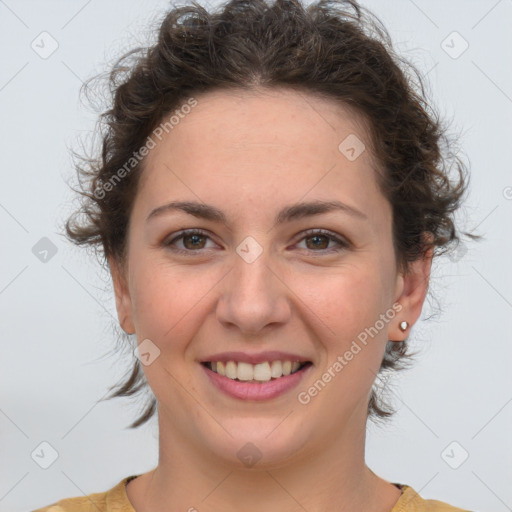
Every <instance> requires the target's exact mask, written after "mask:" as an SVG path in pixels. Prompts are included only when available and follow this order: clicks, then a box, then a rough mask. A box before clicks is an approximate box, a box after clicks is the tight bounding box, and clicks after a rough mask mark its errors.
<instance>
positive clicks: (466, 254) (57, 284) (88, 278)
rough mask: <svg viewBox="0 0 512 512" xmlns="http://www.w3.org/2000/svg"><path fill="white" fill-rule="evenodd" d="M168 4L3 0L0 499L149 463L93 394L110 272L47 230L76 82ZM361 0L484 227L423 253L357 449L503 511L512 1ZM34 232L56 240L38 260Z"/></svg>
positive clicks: (104, 366) (100, 379) (153, 451)
mask: <svg viewBox="0 0 512 512" xmlns="http://www.w3.org/2000/svg"><path fill="white" fill-rule="evenodd" d="M167 5H168V3H167V2H164V1H160V2H159V1H152V2H149V1H138V0H137V1H135V0H130V1H127V0H123V1H120V0H117V1H114V0H106V1H102V2H100V1H99V0H89V1H50V0H47V1H45V2H40V1H35V0H32V1H23V0H6V1H2V0H0V40H1V45H0V48H1V52H2V58H1V63H2V65H1V66H0V108H1V125H0V130H1V133H0V143H1V147H2V151H1V153H0V158H1V165H0V168H1V173H2V174H1V176H2V186H1V187H0V229H1V235H2V252H1V254H2V259H1V267H0V268H1V270H0V328H1V360H0V361H1V370H0V432H1V437H0V450H1V456H0V475H1V477H0V510H1V511H8V510H9V511H11V512H27V511H28V510H31V509H34V508H36V507H41V506H43V505H47V504H50V503H52V502H54V501H56V500H58V499H60V498H64V497H69V496H79V495H82V494H89V493H91V492H100V491H105V490H107V489H110V488H111V487H112V486H113V485H115V484H116V483H118V481H120V480H121V478H123V477H125V476H128V475H130V474H139V473H142V472H145V471H148V470H150V469H152V468H153V467H154V466H155V465H156V463H157V457H158V452H157V437H156V435H157V431H156V422H152V423H151V425H146V426H144V427H142V428H140V429H139V430H138V431H129V430H125V426H126V425H128V423H129V422H131V421H132V420H133V419H134V418H135V415H136V414H137V413H138V412H139V409H138V407H137V404H136V403H130V402H129V401H122V400H116V401H113V400H111V401H109V402H100V403H97V400H99V399H100V398H101V397H103V396H104V395H105V394H106V393H107V392H108V386H110V385H113V384H114V383H116V382H117V381H118V380H119V379H120V378H121V377H122V376H123V374H124V372H125V371H126V370H127V369H128V368H129V366H130V358H129V357H128V358H127V357H126V356H125V355H122V356H120V355H118V356H114V357H108V356H105V354H107V353H108V351H109V350H110V349H112V348H113V346H114V336H115V335H114V333H113V331H112V328H111V320H112V317H115V306H114V300H113V296H112V295H111V293H110V291H109V281H108V276H106V275H105V274H104V273H102V271H101V270H100V268H99V266H98V265H97V264H96V262H95V260H94V259H93V258H91V257H90V256H88V255H87V254H86V253H85V251H82V250H79V249H76V248H73V247H71V246H70V245H69V244H68V243H67V242H66V241H65V240H64V239H63V238H62V237H61V236H59V235H58V231H59V229H60V226H61V225H62V222H63V221H64V219H65V218H66V216H67V215H68V214H69V213H70V211H71V209H72V208H73V203H72V201H73V197H74V195H73V194H72V192H71V191H70V190H69V188H68V186H67V185H66V181H67V180H69V179H72V178H73V171H72V166H71V164H72V162H71V157H70V153H69V151H68V148H69V147H74V148H76V149H79V146H78V143H77V140H78V137H79V136H80V135H84V134H87V132H88V131H90V130H91V129H92V128H93V127H94V123H95V117H94V115H93V113H92V112H91V111H89V110H86V109H84V108H83V107H82V106H81V105H80V103H79V99H78V89H79V87H80V85H81V82H82V80H85V79H86V78H88V77H89V76H91V75H93V74H95V73H96V72H98V71H101V70H104V69H105V65H106V63H108V62H109V61H110V60H111V59H112V58H113V57H114V56H117V55H118V54H119V53H120V52H121V51H122V50H125V49H128V48H130V47H132V46H133V45H134V44H136V43H137V42H138V41H141V42H144V34H145V33H146V29H147V27H148V23H149V22H151V21H152V20H153V21H154V20H155V19H158V17H159V16H160V15H161V13H162V12H163V9H165V8H166V6H167ZM363 5H366V6H368V7H370V8H371V9H372V10H374V12H375V13H376V14H377V15H378V16H380V17H381V19H382V20H383V21H384V23H385V25H386V26H387V27H388V29H389V30H390V32H391V34H392V36H393V40H394V42H395V45H396V47H397V49H398V50H399V52H400V53H402V54H403V55H405V56H407V57H408V58H410V59H411V60H412V61H413V62H414V63H415V64H416V65H418V67H419V68H420V69H421V70H422V71H423V72H424V73H428V78H429V81H430V87H431V96H432V98H433V99H434V100H435V102H436V103H437V104H438V105H439V106H440V107H441V110H442V112H443V113H444V114H445V116H447V117H448V118H449V119H453V120H454V123H453V124H452V131H454V132H456V133H459V134H460V135H461V138H460V142H461V145H462V149H463V151H464V152H465V154H466V155H467V158H468V159H469V162H470V165H471V171H472V185H471V190H470V194H469V197H468V201H467V203H466V207H465V209H464V212H463V213H464V218H465V219H466V222H467V227H475V226H478V232H480V233H483V234H485V236H486V239H485V240H484V241H483V242H480V243H476V244H473V243H468V244H466V245H464V246H463V247H462V250H461V251H460V253H458V255H455V256H454V257H452V258H451V259H448V258H445V261H443V262H439V263H437V264H436V265H435V267H434V274H433V279H432V291H433V292H434V294H435V297H436V298H437V300H438V301H439V304H440V306H441V307H442V309H443V314H442V315H441V316H438V317H436V318H435V319H433V320H428V321H427V320H426V317H427V316H428V315H429V312H430V311H431V307H430V305H429V304H427V305H426V306H425V309H424V314H423V320H422V321H420V322H419V323H418V324H417V325H416V326H415V328H414V330H413V338H414V340H415V342H414V347H415V348H421V350H422V354H421V356H420V359H419V361H418V362H417V364H416V366H415V367H414V368H413V369H412V370H410V371H408V372H405V373H402V374H401V375H399V376H397V377H395V379H394V380H393V386H392V388H390V392H391V395H392V399H393V401H394V403H395V405H396V406H397V407H398V409H399V411H398V413H397V415H396V416H395V418H394V419H393V420H392V421H391V422H390V423H389V424H388V425H387V426H385V427H382V428H379V427H376V426H374V425H373V424H370V427H369V433H368V442H367V462H368V464H369V466H370V467H371V468H372V469H373V470H374V471H375V472H376V473H377V474H379V475H380V476H382V477H384V478H386V479H387V480H390V481H393V482H401V483H407V484H409V485H411V486H413V487H414V488H415V489H416V490H417V491H418V492H420V494H421V495H422V496H423V497H425V498H429V497H430V498H437V499H440V500H443V501H447V502H449V503H452V504H454V505H457V506H459V507H461V508H466V509H470V510H481V511H490V510H494V511H498V512H501V511H506V510H512V486H511V485H510V484H511V482H512V438H511V434H510V432H511V431H512V429H511V427H512V403H511V402H512V385H511V384H512V378H511V373H510V370H509V367H510V362H511V360H512V357H511V356H512V344H511V343H510V342H511V335H510V328H511V318H512V315H511V313H512V272H511V271H510V254H511V253H512V243H511V237H510V234H511V225H512V173H511V163H510V162H511V161H512V150H511V147H512V145H511V143H510V135H511V130H510V126H511V122H512V72H511V67H510V62H512V58H511V57H512V55H511V54H512V44H511V43H512V35H511V30H510V27H511V26H512V1H511V0H500V1H496V0H479V1H476V0H472V1H468V0H458V1H454V0H452V1H446V0H444V1H431V0H428V1H427V0H415V1H413V0H397V1H393V2H391V1H388V2H382V1H378V0H372V1H365V2H363ZM155 16H156V18H155ZM43 31H47V32H48V33H49V34H51V38H53V40H55V41H56V42H57V44H58V48H57V49H56V51H55V52H54V53H53V54H52V55H50V56H48V57H47V58H42V57H41V56H40V54H38V53H36V51H35V50H34V49H33V48H32V47H31V44H32V42H33V41H35V42H34V46H36V45H38V46H36V48H38V49H39V50H38V51H39V52H40V53H41V52H43V51H49V50H50V49H51V44H55V43H52V39H50V38H49V36H45V35H43V36H40V34H41V32H43ZM454 31H456V32H458V34H460V36H458V35H453V34H452V32H454ZM450 34H452V35H451V36H450ZM448 36H449V37H448ZM447 37H448V39H447ZM41 38H46V39H41ZM443 41H445V42H444V43H443ZM464 41H467V43H468V44H469V47H468V48H467V50H466V51H464V52H463V53H461V54H460V55H459V53H460V52H461V50H462V49H463V48H464V45H465V43H464ZM445 50H446V51H445ZM450 53H451V55H450ZM454 57H456V58H454ZM43 237H47V238H48V239H49V240H50V241H51V242H52V244H54V245H55V248H56V253H55V254H54V255H52V253H51V252H50V253H48V255H47V256H46V261H41V259H40V258H44V256H43V253H41V251H42V250H43V249H44V247H45V246H44V244H48V242H47V241H43V242H41V241H40V240H41V239H42V238H43ZM36 244H43V245H36ZM34 246H35V247H36V249H34V250H33V248H34ZM34 253H36V254H34ZM37 255H39V257H38V256H37ZM433 304H435V302H434V303H433ZM43 442H47V443H49V444H50V445H51V447H53V450H55V451H56V452H57V454H58V457H57V458H56V460H55V461H54V462H53V463H52V464H51V465H50V466H49V467H48V468H47V469H43V468H42V467H41V464H44V463H45V460H43V459H45V457H46V463H49V462H50V459H48V457H51V453H52V449H51V448H49V447H48V446H47V445H42V446H41V443H43ZM453 442H455V444H452V443H453ZM447 447H448V448H447ZM466 452H467V454H468V458H467V459H466V460H464V457H465V454H466ZM37 453H39V454H42V453H44V456H40V457H39V458H38V457H37V456H36V455H33V454H37ZM36 461H37V462H36Z"/></svg>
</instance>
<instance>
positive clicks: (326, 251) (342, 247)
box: [163, 229, 350, 255]
mask: <svg viewBox="0 0 512 512" xmlns="http://www.w3.org/2000/svg"><path fill="white" fill-rule="evenodd" d="M192 235H201V236H205V237H207V238H210V239H211V237H210V236H209V235H208V233H206V232H205V231H203V230H201V229H187V230H185V231H181V232H180V233H178V234H177V236H175V237H174V238H173V239H172V240H169V241H168V242H167V241H164V242H163V245H164V246H165V247H168V248H170V249H171V250H172V251H174V252H177V253H179V254H188V255H194V253H198V252H200V251H201V250H202V249H197V250H194V249H177V248H176V247H171V246H172V245H173V244H174V243H176V242H177V241H178V240H181V239H182V238H185V237H186V236H192ZM314 235H323V236H326V237H327V238H329V239H330V240H331V241H334V242H336V243H337V244H338V245H339V246H340V247H338V248H336V249H321V250H320V251H314V250H312V249H306V250H310V251H312V252H313V253H316V252H320V253H323V254H331V253H333V252H340V251H342V250H345V249H348V248H349V246H350V244H349V243H348V242H346V241H344V240H342V239H340V238H338V237H337V236H335V235H333V234H332V233H331V232H330V231H326V230H324V229H309V230H307V231H305V232H304V236H303V237H302V238H301V239H300V240H299V242H301V241H302V240H304V239H305V238H309V237H311V236H314Z"/></svg>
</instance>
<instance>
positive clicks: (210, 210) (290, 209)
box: [146, 200, 368, 225]
mask: <svg viewBox="0 0 512 512" xmlns="http://www.w3.org/2000/svg"><path fill="white" fill-rule="evenodd" d="M173 211H183V212H185V213H188V214H189V215H193V216H194V217H197V218H199V219H205V220H210V221H213V222H218V223H221V224H225V225H227V224H228V220H227V217H226V215H225V214H224V212H223V211H222V210H219V209H218V208H216V207H215V206H212V205H208V204H205V203H198V202H196V201H173V202H171V203H168V204H164V205H162V206H159V207H158V208H155V209H154V210H153V211H152V212H151V213H150V214H149V215H148V216H147V218H146V222H148V221H149V220H151V219H154V218H156V217H159V216H161V215H163V214H165V213H169V212H173ZM331 211H341V212H344V213H346V214H348V215H351V216H353V217H356V218H358V219H362V220H368V217H367V216H366V215H365V214H364V213H363V212H361V211H359V210H357V209H356V208H354V207H352V206H349V205H348V204H345V203H342V202H341V201H337V200H332V201H320V200H318V201H311V202H307V203H296V204H291V205H288V206H285V207H284V208H283V209H282V210H281V211H280V212H279V213H278V214H277V215H276V217H275V219H274V223H275V224H276V225H279V224H284V223H285V222H292V221H294V220H298V219H302V218H305V217H310V216H313V215H320V214H322V213H328V212H331Z"/></svg>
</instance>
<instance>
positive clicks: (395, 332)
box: [388, 233, 434, 341]
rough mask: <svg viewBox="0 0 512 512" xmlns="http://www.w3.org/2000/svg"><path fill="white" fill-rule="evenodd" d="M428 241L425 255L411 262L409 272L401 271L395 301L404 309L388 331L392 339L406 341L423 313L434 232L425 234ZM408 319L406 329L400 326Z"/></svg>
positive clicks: (432, 251)
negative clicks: (403, 329)
mask: <svg viewBox="0 0 512 512" xmlns="http://www.w3.org/2000/svg"><path fill="white" fill-rule="evenodd" d="M424 236H425V239H426V243H427V244H428V245H429V246H430V247H429V249H428V250H427V251H426V252H425V256H424V257H421V258H418V259H417V260H416V261H414V262H412V263H410V264H409V269H408V271H407V273H399V274H398V276H397V281H396V288H395V303H396V302H398V303H399V304H400V305H401V306H402V309H401V310H400V312H398V313H397V314H396V316H395V318H394V319H393V322H392V323H391V325H390V327H389V331H388V339H389V340H390V341H404V340H405V339H406V338H407V337H408V336H409V334H410V331H411V327H412V326H413V325H414V323H415V322H416V321H417V320H418V318H419V317H420V315H421V310H422V308H423V303H424V301H425V297H426V296H427V291H428V285H429V281H430V270H431V267H432V257H433V255H434V247H433V245H432V243H431V242H432V239H433V236H432V234H430V233H429V234H425V235H424ZM403 321H406V322H407V323H408V324H409V325H408V327H407V329H406V330H405V331H402V330H401V329H400V327H399V325H400V323H401V322H403Z"/></svg>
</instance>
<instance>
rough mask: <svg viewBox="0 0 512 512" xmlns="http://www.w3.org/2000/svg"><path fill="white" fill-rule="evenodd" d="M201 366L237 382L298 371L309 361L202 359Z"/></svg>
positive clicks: (255, 380) (270, 377) (261, 379)
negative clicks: (251, 362)
mask: <svg viewBox="0 0 512 512" xmlns="http://www.w3.org/2000/svg"><path fill="white" fill-rule="evenodd" d="M201 364H202V365H203V366H205V367H206V368H208V369H209V370H211V371H212V372H215V373H217V374H218V375H222V376H223V377H227V378H228V379H231V380H234V381H238V382H253V383H258V382H269V381H271V380H277V379H280V378H282V377H286V376H288V375H292V374H294V373H297V372H300V371H301V370H303V369H304V368H306V367H308V366H311V364H312V363H311V362H310V361H306V362H299V361H272V362H270V361H266V362H263V363H258V364H250V363H244V362H236V361H227V362H223V361H204V362H202V363H201Z"/></svg>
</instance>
